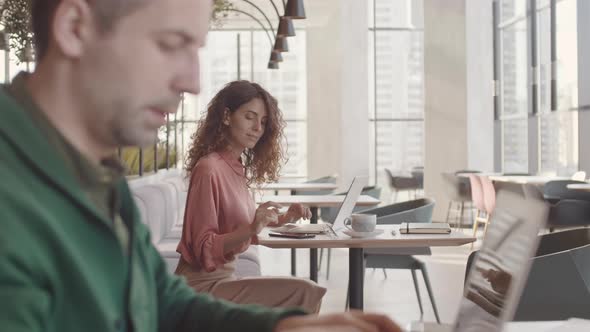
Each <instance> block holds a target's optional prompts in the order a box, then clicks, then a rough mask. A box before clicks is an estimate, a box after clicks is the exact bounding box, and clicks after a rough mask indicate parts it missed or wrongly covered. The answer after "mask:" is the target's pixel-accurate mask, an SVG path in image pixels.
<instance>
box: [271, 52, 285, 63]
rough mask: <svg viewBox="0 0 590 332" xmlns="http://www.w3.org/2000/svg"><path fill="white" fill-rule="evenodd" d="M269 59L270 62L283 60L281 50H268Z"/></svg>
mask: <svg viewBox="0 0 590 332" xmlns="http://www.w3.org/2000/svg"><path fill="white" fill-rule="evenodd" d="M270 61H271V62H283V56H282V55H281V52H277V51H272V52H270Z"/></svg>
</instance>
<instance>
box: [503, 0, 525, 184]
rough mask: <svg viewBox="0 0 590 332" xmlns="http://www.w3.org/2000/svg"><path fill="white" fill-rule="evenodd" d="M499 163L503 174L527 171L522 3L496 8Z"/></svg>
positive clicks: (505, 3)
mask: <svg viewBox="0 0 590 332" xmlns="http://www.w3.org/2000/svg"><path fill="white" fill-rule="evenodd" d="M500 17H501V20H500V27H499V28H500V45H501V46H500V49H501V65H500V68H501V75H502V76H501V87H502V88H501V96H502V103H501V104H502V106H503V107H502V110H501V113H500V119H501V120H502V161H503V163H502V164H503V165H502V168H503V171H504V172H519V173H520V172H522V173H526V172H527V171H528V168H529V166H528V136H527V133H528V131H527V128H528V121H527V118H528V108H529V106H528V86H529V84H528V68H529V61H528V59H529V58H528V48H527V40H528V35H527V34H528V28H527V18H526V1H525V0H507V1H502V5H501V7H500Z"/></svg>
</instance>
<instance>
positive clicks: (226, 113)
mask: <svg viewBox="0 0 590 332" xmlns="http://www.w3.org/2000/svg"><path fill="white" fill-rule="evenodd" d="M223 124H224V125H226V126H229V108H227V107H226V108H225V109H224V110H223Z"/></svg>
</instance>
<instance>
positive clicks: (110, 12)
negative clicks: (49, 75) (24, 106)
mask: <svg viewBox="0 0 590 332" xmlns="http://www.w3.org/2000/svg"><path fill="white" fill-rule="evenodd" d="M85 1H86V2H88V4H89V6H90V7H91V8H92V11H93V12H94V16H95V18H96V21H97V22H98V25H99V29H100V30H101V31H103V32H106V31H108V30H109V29H110V28H112V27H113V25H114V24H115V23H116V21H117V20H118V19H119V18H121V17H124V16H125V15H128V14H130V13H131V12H132V11H133V10H134V9H136V8H138V7H140V6H141V5H143V4H145V3H147V2H148V1H150V0H85ZM60 2H61V0H33V1H32V8H31V9H32V10H31V22H32V28H33V39H34V42H35V54H36V58H37V60H40V59H41V58H43V57H44V56H45V54H46V53H47V50H48V48H49V41H50V36H51V25H52V22H53V17H54V15H55V10H56V8H57V6H58V5H59V3H60Z"/></svg>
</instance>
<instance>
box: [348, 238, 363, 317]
mask: <svg viewBox="0 0 590 332" xmlns="http://www.w3.org/2000/svg"><path fill="white" fill-rule="evenodd" d="M364 269H365V264H364V262H363V248H350V249H348V273H349V281H348V287H349V289H348V301H349V302H348V303H349V308H350V309H356V310H363V295H364V275H365V273H364Z"/></svg>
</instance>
